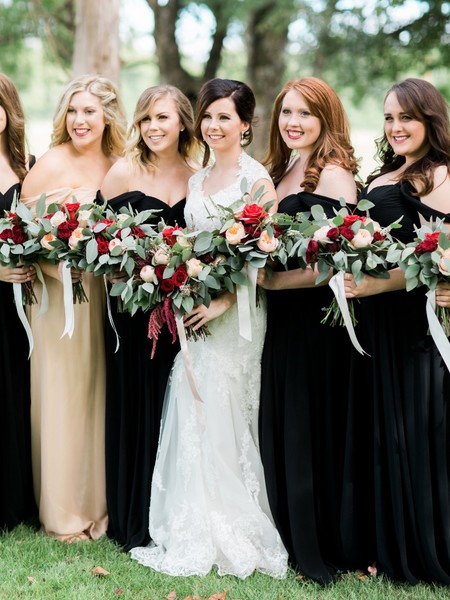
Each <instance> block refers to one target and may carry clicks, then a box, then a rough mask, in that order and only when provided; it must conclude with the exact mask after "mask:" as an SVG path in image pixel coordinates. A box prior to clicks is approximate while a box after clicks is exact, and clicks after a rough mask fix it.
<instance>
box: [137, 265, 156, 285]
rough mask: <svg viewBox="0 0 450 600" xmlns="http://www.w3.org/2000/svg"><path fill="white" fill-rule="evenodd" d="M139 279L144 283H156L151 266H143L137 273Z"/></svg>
mask: <svg viewBox="0 0 450 600" xmlns="http://www.w3.org/2000/svg"><path fill="white" fill-rule="evenodd" d="M139 276H140V278H141V279H142V280H143V281H145V282H146V283H158V278H157V277H156V274H155V269H154V267H152V266H151V265H145V266H144V267H142V269H141V270H140V272H139Z"/></svg>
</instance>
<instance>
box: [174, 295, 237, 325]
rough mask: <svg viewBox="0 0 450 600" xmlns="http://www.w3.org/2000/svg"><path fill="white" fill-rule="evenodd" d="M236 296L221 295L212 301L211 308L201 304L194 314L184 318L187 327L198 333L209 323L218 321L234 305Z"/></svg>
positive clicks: (191, 313)
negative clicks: (198, 330) (214, 320)
mask: <svg viewBox="0 0 450 600" xmlns="http://www.w3.org/2000/svg"><path fill="white" fill-rule="evenodd" d="M234 299H235V296H234V295H233V294H230V293H229V292H225V293H223V294H221V295H220V296H219V297H218V298H214V300H211V302H210V305H209V306H205V305H204V304H200V305H199V306H196V307H195V308H194V309H193V310H192V312H190V313H189V314H188V315H186V316H185V317H184V325H185V327H192V330H193V331H197V329H200V327H202V326H203V325H206V323H208V322H209V321H212V320H213V319H217V317H220V316H221V315H223V313H224V312H226V311H227V310H228V309H229V308H230V306H231V305H232V304H234Z"/></svg>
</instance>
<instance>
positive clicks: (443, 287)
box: [435, 283, 450, 308]
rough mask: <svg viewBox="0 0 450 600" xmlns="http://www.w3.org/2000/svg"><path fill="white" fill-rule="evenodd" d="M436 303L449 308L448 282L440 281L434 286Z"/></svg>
mask: <svg viewBox="0 0 450 600" xmlns="http://www.w3.org/2000/svg"><path fill="white" fill-rule="evenodd" d="M435 294H436V304H437V305H438V306H442V307H444V308H450V283H440V284H439V285H438V286H437V287H436V292H435Z"/></svg>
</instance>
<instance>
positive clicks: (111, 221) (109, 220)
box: [96, 219, 114, 227]
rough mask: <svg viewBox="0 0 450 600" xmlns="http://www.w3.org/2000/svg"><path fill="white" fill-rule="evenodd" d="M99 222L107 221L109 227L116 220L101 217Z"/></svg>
mask: <svg viewBox="0 0 450 600" xmlns="http://www.w3.org/2000/svg"><path fill="white" fill-rule="evenodd" d="M97 223H105V225H108V227H109V225H112V224H113V223H114V220H113V219H100V221H97ZM97 223H96V224H97Z"/></svg>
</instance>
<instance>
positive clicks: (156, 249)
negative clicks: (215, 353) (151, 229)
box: [111, 221, 232, 357]
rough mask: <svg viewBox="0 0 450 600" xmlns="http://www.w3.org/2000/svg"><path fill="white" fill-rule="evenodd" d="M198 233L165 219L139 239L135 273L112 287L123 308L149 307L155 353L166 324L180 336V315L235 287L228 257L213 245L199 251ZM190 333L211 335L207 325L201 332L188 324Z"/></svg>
mask: <svg viewBox="0 0 450 600" xmlns="http://www.w3.org/2000/svg"><path fill="white" fill-rule="evenodd" d="M197 235H198V234H197V233H196V232H188V231H187V230H185V229H182V228H181V227H168V226H166V225H165V224H164V222H162V221H161V222H160V224H159V231H158V232H157V234H156V235H155V236H153V237H145V238H143V239H141V240H139V243H138V244H136V247H135V250H134V258H133V260H134V268H133V273H132V275H131V277H130V278H129V279H128V281H126V282H118V283H115V284H114V285H113V286H112V288H111V295H112V296H118V297H119V298H120V299H121V301H122V305H123V309H124V310H127V311H128V312H130V313H131V314H134V313H135V312H136V311H137V310H138V309H141V310H143V311H150V316H149V329H148V337H149V338H150V339H151V340H153V346H152V357H153V356H154V353H155V351H156V344H157V341H158V337H159V333H160V331H161V328H162V326H163V325H164V324H166V325H167V327H168V329H169V331H170V333H171V334H172V336H173V339H175V338H176V332H177V323H176V318H177V317H179V318H181V317H183V316H184V315H186V314H188V313H190V312H191V311H192V309H193V308H194V306H196V305H200V304H205V305H206V306H208V305H209V303H210V302H211V298H212V296H213V295H215V294H217V293H218V292H220V291H223V290H224V289H232V282H231V279H230V272H229V269H227V266H226V260H225V257H223V256H221V255H220V254H219V253H218V252H215V251H214V250H213V249H212V252H206V251H202V250H197V249H196V242H197V241H198V239H200V240H201V239H202V238H201V237H200V236H199V237H197ZM200 235H201V234H200ZM186 333H187V337H188V338H192V339H198V338H204V337H205V336H207V335H209V331H208V328H207V327H206V326H205V327H203V328H201V329H199V330H197V331H193V330H192V329H188V330H187V331H186Z"/></svg>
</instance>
